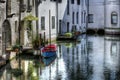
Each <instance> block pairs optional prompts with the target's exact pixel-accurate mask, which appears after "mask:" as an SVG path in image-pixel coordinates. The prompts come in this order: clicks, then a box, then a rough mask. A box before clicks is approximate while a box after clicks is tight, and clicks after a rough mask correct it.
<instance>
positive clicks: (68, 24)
mask: <svg viewBox="0 0 120 80" xmlns="http://www.w3.org/2000/svg"><path fill="white" fill-rule="evenodd" d="M69 26H70V23H69V22H67V32H69Z"/></svg>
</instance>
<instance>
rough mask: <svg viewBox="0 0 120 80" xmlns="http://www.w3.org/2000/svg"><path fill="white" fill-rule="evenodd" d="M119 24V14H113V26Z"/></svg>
mask: <svg viewBox="0 0 120 80" xmlns="http://www.w3.org/2000/svg"><path fill="white" fill-rule="evenodd" d="M117 23H118V14H117V12H112V13H111V24H117Z"/></svg>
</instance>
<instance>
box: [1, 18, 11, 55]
mask: <svg viewBox="0 0 120 80" xmlns="http://www.w3.org/2000/svg"><path fill="white" fill-rule="evenodd" d="M10 45H11V28H10V23H9V21H8V20H5V21H4V22H3V25H2V53H5V49H6V48H7V47H8V46H10Z"/></svg>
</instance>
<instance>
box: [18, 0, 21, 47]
mask: <svg viewBox="0 0 120 80" xmlns="http://www.w3.org/2000/svg"><path fill="white" fill-rule="evenodd" d="M20 30H21V0H19V28H18V39H19V45H20V44H21V43H20V39H21V37H20V34H21V33H20Z"/></svg>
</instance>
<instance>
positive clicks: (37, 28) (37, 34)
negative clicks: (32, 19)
mask: <svg viewBox="0 0 120 80" xmlns="http://www.w3.org/2000/svg"><path fill="white" fill-rule="evenodd" d="M38 6H39V1H38V0H35V14H36V17H38ZM38 36H39V27H38V21H36V37H37V38H38Z"/></svg>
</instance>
